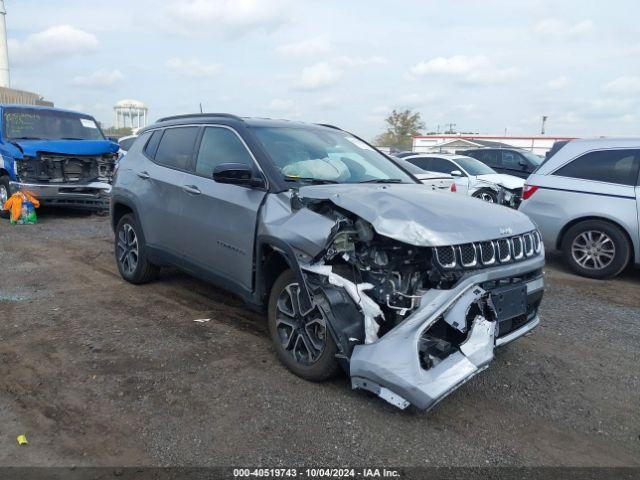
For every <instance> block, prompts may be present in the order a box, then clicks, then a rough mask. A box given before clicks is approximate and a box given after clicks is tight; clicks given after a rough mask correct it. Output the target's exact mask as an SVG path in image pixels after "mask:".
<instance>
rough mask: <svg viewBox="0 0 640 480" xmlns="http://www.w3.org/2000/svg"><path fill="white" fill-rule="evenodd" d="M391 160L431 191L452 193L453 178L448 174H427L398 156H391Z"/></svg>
mask: <svg viewBox="0 0 640 480" xmlns="http://www.w3.org/2000/svg"><path fill="white" fill-rule="evenodd" d="M390 158H391V160H393V161H394V162H395V163H396V164H397V165H398V166H400V167H402V168H404V169H405V170H407V171H408V172H409V173H411V174H412V175H413V176H414V177H416V178H417V179H418V180H420V181H421V182H422V183H423V184H424V185H426V186H427V187H429V188H430V189H431V190H434V191H441V192H442V191H445V192H447V191H451V185H453V177H452V176H451V175H449V174H448V173H439V172H426V171H424V170H423V169H421V168H419V167H416V166H415V165H414V164H412V163H409V162H407V161H406V160H404V159H403V158H399V157H396V156H391V157H390Z"/></svg>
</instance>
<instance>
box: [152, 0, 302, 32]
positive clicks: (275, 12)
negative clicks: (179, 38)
mask: <svg viewBox="0 0 640 480" xmlns="http://www.w3.org/2000/svg"><path fill="white" fill-rule="evenodd" d="M163 3H165V6H164V8H163V10H162V16H163V18H162V20H163V21H164V23H165V26H166V27H167V28H168V29H169V30H171V31H173V32H175V33H179V34H182V35H187V36H192V35H197V34H203V33H212V32H213V33H222V34H226V35H243V34H246V33H249V32H251V31H256V30H262V31H273V30H275V29H277V28H278V27H280V26H281V25H282V24H284V23H286V22H287V21H288V19H289V11H290V8H288V7H290V4H289V0H271V1H268V2H266V1H263V0H170V1H166V2H163Z"/></svg>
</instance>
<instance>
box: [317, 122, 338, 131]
mask: <svg viewBox="0 0 640 480" xmlns="http://www.w3.org/2000/svg"><path fill="white" fill-rule="evenodd" d="M316 125H318V126H320V127H327V128H333V129H334V130H340V131H344V130H342V129H341V128H340V127H336V126H335V125H331V124H329V123H316Z"/></svg>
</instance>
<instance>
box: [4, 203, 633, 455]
mask: <svg viewBox="0 0 640 480" xmlns="http://www.w3.org/2000/svg"><path fill="white" fill-rule="evenodd" d="M39 214H40V223H39V224H38V225H34V226H10V225H9V223H8V221H6V220H2V221H1V222H0V239H1V240H0V241H1V245H2V246H1V247H0V265H2V269H1V270H0V272H1V273H0V319H1V320H2V321H1V322H0V360H1V361H0V465H5V466H6V465H23V466H24V465H42V466H44V465H47V466H52V465H55V466H62V465H65V466H68V465H78V466H80V465H111V466H112V465H200V466H205V465H207V466H211V465H253V466H257V465H260V466H278V465H286V466H293V465H312V466H344V465H380V464H389V465H402V466H422V465H431V466H434V465H438V466H462V465H465V466H486V465H531V466H538V465H571V466H609V465H636V466H638V465H640V378H639V376H640V374H639V372H638V366H639V365H640V293H639V292H640V273H639V272H638V271H633V270H631V271H629V272H627V273H626V274H625V275H623V276H622V277H621V278H619V279H616V280H612V281H608V282H597V281H593V280H588V279H583V278H580V277H576V276H573V275H571V274H570V273H568V272H567V271H566V269H565V268H564V267H563V266H562V265H561V263H560V262H558V261H557V260H556V259H550V262H549V265H548V267H547V269H546V280H547V292H546V296H545V300H544V301H543V307H542V312H541V316H542V324H541V326H540V327H539V328H538V329H536V330H535V331H534V333H533V334H532V335H530V336H528V337H526V338H523V339H520V340H519V341H517V342H516V343H514V344H511V345H509V346H507V347H506V348H504V349H502V350H501V351H499V352H498V354H497V358H496V359H495V361H494V362H493V363H492V365H491V366H490V368H489V369H488V370H486V371H485V372H483V373H482V374H480V375H479V376H477V377H475V378H474V379H473V380H472V381H471V382H469V383H467V384H465V385H464V386H463V387H462V388H460V389H459V390H457V391H456V392H454V393H453V394H452V395H451V396H450V397H449V398H447V399H446V400H444V401H443V402H442V403H441V404H440V405H439V406H438V407H436V409H435V410H433V411H432V412H429V413H424V412H421V411H418V410H416V409H413V408H409V409H408V410H407V411H404V412H402V411H399V410H396V409H395V408H394V407H392V406H390V405H387V404H386V403H385V402H383V401H381V400H379V399H377V398H376V397H374V396H371V395H369V394H366V393H363V392H358V391H352V390H350V388H349V384H348V381H347V379H346V377H340V378H337V379H335V380H333V381H331V382H328V383H325V384H312V383H307V382H305V381H303V380H301V379H299V378H297V377H295V376H293V375H292V374H290V373H289V372H288V371H287V370H285V369H284V368H283V367H282V366H281V365H280V364H279V363H278V362H277V360H276V359H275V356H274V354H273V351H272V349H271V346H270V342H269V339H268V335H267V332H266V322H265V319H264V318H263V316H261V315H259V314H256V313H254V312H251V311H249V310H248V309H246V308H245V307H244V306H243V304H242V302H241V301H239V300H238V299H237V298H235V297H233V296H231V295H229V294H227V293H225V292H224V291H221V290H219V289H216V288H215V287H212V286H210V285H207V284H205V283H203V282H200V281H198V280H195V279H192V278H190V277H188V276H186V275H184V274H182V273H180V272H177V271H172V270H167V271H165V272H164V273H163V275H162V278H161V279H160V280H159V281H157V282H155V283H152V284H149V285H145V286H138V287H136V286H132V285H129V284H127V283H125V282H124V281H122V280H121V279H120V277H119V275H118V273H117V269H116V266H115V263H114V260H113V254H112V233H111V230H110V227H109V222H108V218H107V217H101V216H97V215H90V214H84V213H72V212H64V211H42V212H39ZM199 318H210V319H211V321H209V322H207V323H195V322H194V321H193V320H194V319H199ZM21 433H26V434H27V437H28V439H29V442H30V444H29V446H27V447H19V446H18V445H17V443H16V435H18V434H21Z"/></svg>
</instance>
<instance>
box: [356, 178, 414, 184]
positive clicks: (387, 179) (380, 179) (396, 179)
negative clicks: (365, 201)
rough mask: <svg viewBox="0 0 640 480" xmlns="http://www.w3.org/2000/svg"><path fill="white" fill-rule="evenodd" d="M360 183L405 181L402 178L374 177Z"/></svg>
mask: <svg viewBox="0 0 640 480" xmlns="http://www.w3.org/2000/svg"><path fill="white" fill-rule="evenodd" d="M358 183H404V182H403V180H401V179H400V178H373V179H371V180H364V181H362V182H358Z"/></svg>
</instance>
